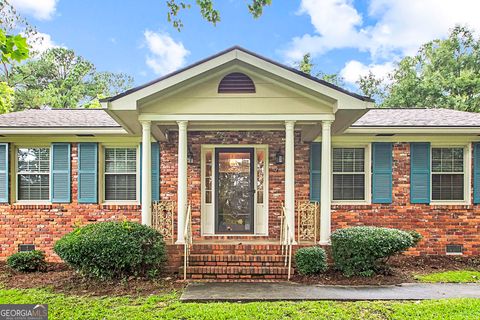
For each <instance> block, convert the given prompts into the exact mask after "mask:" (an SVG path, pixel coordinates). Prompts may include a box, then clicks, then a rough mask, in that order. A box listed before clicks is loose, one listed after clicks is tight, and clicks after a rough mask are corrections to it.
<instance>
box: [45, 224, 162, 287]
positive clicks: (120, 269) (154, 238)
mask: <svg viewBox="0 0 480 320" xmlns="http://www.w3.org/2000/svg"><path fill="white" fill-rule="evenodd" d="M54 251H55V252H56V253H57V254H58V255H59V256H60V258H62V259H63V260H64V261H65V262H66V263H68V264H69V265H70V266H72V267H73V268H75V269H76V270H77V271H78V272H80V273H82V274H83V275H85V276H88V277H93V278H97V279H102V280H103V279H111V278H124V277H128V276H149V275H154V274H158V273H159V271H161V269H162V266H163V263H164V262H165V260H166V252H165V242H164V241H163V237H162V235H161V234H160V233H159V232H158V231H156V230H155V229H153V228H150V227H147V226H145V225H141V224H139V223H135V222H128V221H125V222H100V223H95V224H90V225H86V226H84V227H80V228H77V229H75V230H74V231H72V232H71V233H69V234H67V235H65V236H64V237H62V238H61V239H60V240H58V241H57V242H56V243H55V247H54Z"/></svg>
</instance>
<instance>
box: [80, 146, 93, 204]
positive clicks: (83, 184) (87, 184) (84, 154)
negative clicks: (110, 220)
mask: <svg viewBox="0 0 480 320" xmlns="http://www.w3.org/2000/svg"><path fill="white" fill-rule="evenodd" d="M97 189H98V145H97V143H92V142H88V143H79V144H78V202H79V203H97V202H98V190H97Z"/></svg>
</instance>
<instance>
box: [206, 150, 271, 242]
mask: <svg viewBox="0 0 480 320" xmlns="http://www.w3.org/2000/svg"><path fill="white" fill-rule="evenodd" d="M216 148H253V149H254V166H255V173H254V180H255V188H256V181H257V149H261V150H264V152H265V167H264V170H265V176H264V180H263V204H260V205H262V206H263V208H264V218H265V221H264V223H265V230H266V232H265V233H264V234H258V233H257V228H255V229H254V233H249V234H245V233H238V234H236V233H235V234H234V233H227V234H225V233H215V231H213V233H212V234H210V233H205V230H204V227H203V224H202V227H201V234H202V236H209V237H265V236H268V235H269V223H268V217H269V211H270V210H269V168H270V161H269V160H270V159H269V154H270V153H269V145H268V144H202V145H201V169H200V171H201V174H200V177H201V180H202V181H201V184H200V185H201V188H200V190H201V191H200V192H201V197H200V198H201V210H200V211H201V213H200V215H201V221H204V218H203V217H204V216H205V215H206V210H207V206H211V209H212V210H215V190H216V189H215V188H216V186H215V177H214V176H215V161H216V159H215V149H216ZM207 151H211V152H212V203H205V184H204V182H205V181H204V178H205V171H206V169H205V154H206V152H207ZM253 201H254V208H256V207H257V205H259V204H258V203H257V192H255V195H254V197H253ZM214 214H215V213H214ZM256 215H257V213H256V212H255V213H254V217H253V218H254V220H255V222H256V218H257V216H256ZM213 223H215V221H214V222H213ZM214 228H215V226H214ZM214 230H215V229H214Z"/></svg>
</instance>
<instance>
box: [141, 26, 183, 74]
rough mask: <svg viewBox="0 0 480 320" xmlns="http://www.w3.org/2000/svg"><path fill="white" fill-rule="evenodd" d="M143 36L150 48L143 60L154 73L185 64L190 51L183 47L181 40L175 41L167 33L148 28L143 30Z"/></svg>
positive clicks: (175, 68) (166, 71)
mask: <svg viewBox="0 0 480 320" xmlns="http://www.w3.org/2000/svg"><path fill="white" fill-rule="evenodd" d="M144 37H145V41H146V44H147V47H148V49H149V50H150V54H149V55H147V57H146V61H145V62H146V64H147V65H148V66H149V67H150V68H151V69H152V70H153V71H154V72H155V73H156V74H158V75H163V74H166V73H169V72H172V71H175V70H177V69H179V68H180V67H182V66H184V65H185V62H186V57H187V56H188V55H189V54H190V51H188V50H187V49H185V47H184V46H183V43H182V42H180V41H179V42H175V40H173V39H172V37H170V35H168V33H161V32H159V33H156V32H153V31H150V30H146V31H145V32H144Z"/></svg>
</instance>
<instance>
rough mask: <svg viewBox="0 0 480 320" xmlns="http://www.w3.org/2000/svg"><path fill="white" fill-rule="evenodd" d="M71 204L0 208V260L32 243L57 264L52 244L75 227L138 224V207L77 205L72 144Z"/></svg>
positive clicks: (74, 159) (75, 157) (74, 157)
mask: <svg viewBox="0 0 480 320" xmlns="http://www.w3.org/2000/svg"><path fill="white" fill-rule="evenodd" d="M71 150H72V151H71V161H72V162H71V163H72V190H71V191H72V194H71V195H72V203H68V204H52V205H1V206H0V250H1V251H0V259H5V258H6V257H8V256H9V255H11V254H12V253H15V252H17V250H18V245H19V244H31V243H33V244H35V246H36V248H37V249H39V250H43V251H45V252H46V254H47V256H48V258H49V260H51V261H58V260H59V258H58V256H57V255H55V253H53V245H54V244H55V241H57V240H58V239H60V238H61V237H62V236H63V235H64V234H66V233H68V232H70V231H72V230H73V228H74V227H75V226H77V225H83V224H87V223H92V222H99V221H110V220H119V221H123V220H132V221H140V217H141V214H140V206H131V205H130V206H112V205H108V206H107V205H99V204H79V203H78V202H77V186H78V175H77V172H78V165H77V164H78V153H77V144H72V149H71Z"/></svg>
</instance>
